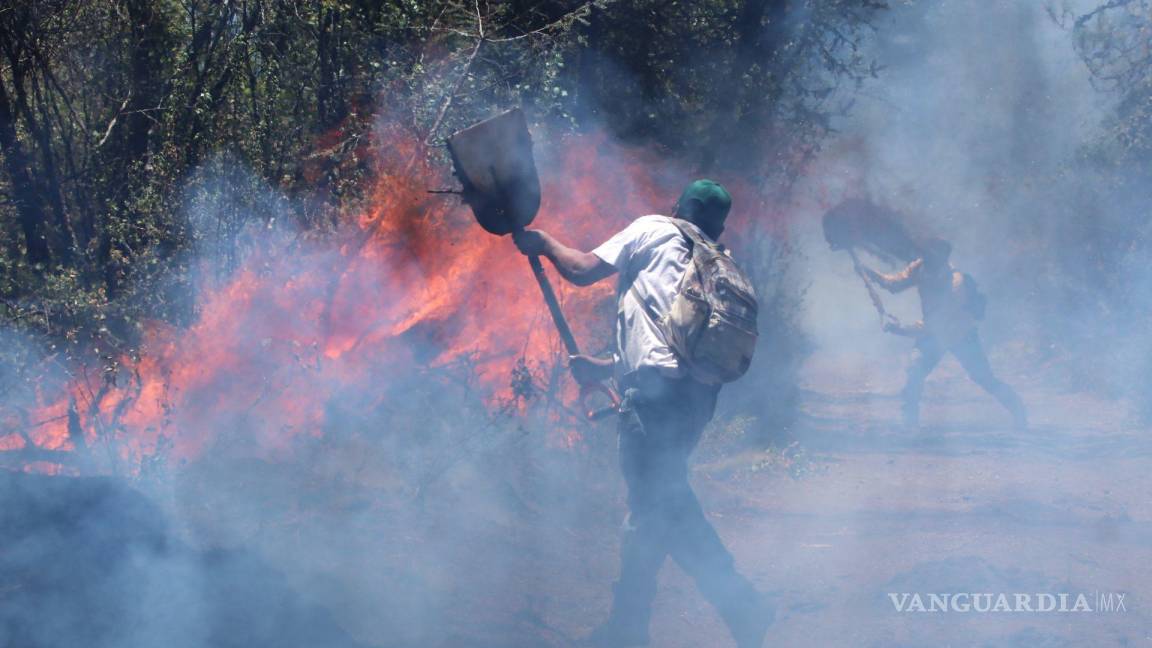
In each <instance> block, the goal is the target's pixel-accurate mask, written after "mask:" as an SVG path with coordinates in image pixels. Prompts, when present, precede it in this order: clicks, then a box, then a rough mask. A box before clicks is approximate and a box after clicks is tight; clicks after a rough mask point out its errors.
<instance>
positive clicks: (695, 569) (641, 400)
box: [612, 373, 757, 627]
mask: <svg viewBox="0 0 1152 648" xmlns="http://www.w3.org/2000/svg"><path fill="white" fill-rule="evenodd" d="M629 384H630V385H631V386H629ZM625 387H627V388H626V389H625V399H624V407H623V413H622V415H621V418H620V467H621V469H622V470H623V472H624V480H625V482H626V483H627V486H628V510H629V514H628V520H627V522H626V523H625V525H624V538H623V544H622V547H621V556H620V579H619V581H617V583H616V591H615V600H614V602H613V611H612V612H613V615H614V616H617V617H623V618H626V619H629V620H631V621H633V622H635V623H638V624H639V623H642V624H644V626H645V627H646V626H647V623H648V617H649V614H650V611H651V606H652V600H653V598H654V597H655V594H656V577H657V574H658V573H659V571H660V567H661V566H662V565H663V564H664V559H665V558H666V557H668V556H671V557H672V559H673V560H675V561H676V563H677V564H678V565H680V567H681V568H682V569H683V570H684V571H685V572H686V573H688V574H689V575H690V576H692V578H693V579H695V581H696V584H697V586H698V587H699V588H700V591H701V593H703V594H704V596H705V598H707V599H708V600H709V602H711V603H712V604H713V605H715V606H716V607H717V609H718V610H719V612H720V615H721V616H722V617H723V618H724V620H725V622H726V623H728V625H729V627H734V625H739V624H741V623H744V622H746V618H745V617H747V616H748V614H750V613H751V610H750V606H753V605H754V604H755V601H756V597H757V593H756V590H755V589H754V588H753V587H752V585H751V583H749V582H748V581H747V580H745V579H744V578H743V577H742V576H740V575H739V574H738V573H737V572H736V569H735V566H734V564H733V561H732V556H731V554H729V553H728V550H727V549H725V548H724V543H723V542H722V541H721V540H720V536H718V535H717V534H716V530H715V529H713V528H712V524H711V523H710V522H709V521H708V518H706V517H705V516H704V511H703V510H701V508H700V502H699V501H698V500H697V499H696V494H695V493H694V492H693V491H692V487H691V485H690V484H689V483H688V456H689V455H690V454H691V453H692V450H693V449H694V448H695V447H696V444H697V443H698V442H699V441H700V435H701V433H702V432H703V429H704V426H705V425H706V424H707V423H708V421H709V420H710V419H711V418H712V413H713V410H714V409H715V406H716V395H717V393H718V391H719V388H718V387H710V386H706V385H701V384H699V383H697V382H695V381H692V380H690V379H679V380H673V379H667V378H663V377H661V376H658V375H656V374H654V373H651V374H642V375H641V376H640V377H636V376H633V379H632V380H631V381H626V383H625Z"/></svg>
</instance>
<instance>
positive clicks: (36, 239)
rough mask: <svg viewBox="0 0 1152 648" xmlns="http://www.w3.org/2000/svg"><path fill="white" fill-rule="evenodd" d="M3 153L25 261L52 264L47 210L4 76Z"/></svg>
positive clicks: (0, 95)
mask: <svg viewBox="0 0 1152 648" xmlns="http://www.w3.org/2000/svg"><path fill="white" fill-rule="evenodd" d="M0 150H2V151H3V152H4V166H5V168H6V170H7V171H8V179H9V181H10V182H11V183H12V199H13V202H14V203H15V204H16V212H17V214H18V215H19V218H20V230H21V233H22V234H23V235H24V250H25V251H24V254H25V258H26V259H27V260H28V262H29V263H48V262H50V261H51V260H52V255H51V253H50V252H49V249H48V239H47V237H46V236H45V230H44V210H43V207H42V206H41V204H40V201H39V196H38V195H37V191H36V185H35V183H34V182H33V180H32V174H31V172H30V171H29V168H28V163H29V160H28V155H27V154H26V153H25V152H24V147H23V146H22V145H21V143H20V140H19V138H18V137H17V135H16V118H15V115H14V114H13V112H12V103H11V101H10V100H9V98H8V90H7V88H6V87H5V86H4V80H3V78H2V77H0Z"/></svg>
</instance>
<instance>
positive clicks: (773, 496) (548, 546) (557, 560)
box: [183, 357, 1152, 648]
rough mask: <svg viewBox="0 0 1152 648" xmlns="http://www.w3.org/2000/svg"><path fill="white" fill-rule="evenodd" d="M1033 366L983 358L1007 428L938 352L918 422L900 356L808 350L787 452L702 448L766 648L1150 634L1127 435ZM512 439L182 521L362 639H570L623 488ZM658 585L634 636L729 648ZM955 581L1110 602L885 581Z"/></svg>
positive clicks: (712, 623)
mask: <svg viewBox="0 0 1152 648" xmlns="http://www.w3.org/2000/svg"><path fill="white" fill-rule="evenodd" d="M993 360H994V363H996V364H998V365H999V364H1003V363H1001V362H999V361H998V359H997V358H993ZM1042 373H1043V372H1032V373H1029V372H1026V371H1022V370H1019V369H1017V370H1014V371H1013V370H1008V371H1005V372H1004V377H1005V378H1007V379H1008V380H1009V381H1010V382H1013V383H1014V384H1015V385H1016V386H1017V388H1018V389H1019V391H1020V392H1021V394H1022V396H1023V397H1024V399H1025V401H1026V402H1027V403H1028V405H1029V406H1030V409H1031V412H1032V428H1031V429H1030V430H1028V431H1026V432H1018V431H1013V430H1012V429H1010V427H1009V425H1008V421H1009V417H1008V416H1007V414H1006V413H1005V412H1003V411H1002V410H1000V409H999V407H998V406H997V405H996V403H995V401H993V400H992V399H991V398H990V397H988V396H987V395H985V394H984V393H982V392H981V391H980V390H979V389H978V388H977V387H975V386H974V385H972V384H971V383H969V382H968V381H967V380H966V378H965V377H964V376H963V374H962V371H961V370H960V368H959V367H958V366H957V365H956V363H955V362H954V361H951V360H949V361H946V362H945V363H943V364H942V365H941V367H940V368H939V369H938V370H937V372H936V373H935V374H933V376H932V378H931V379H930V381H929V385H928V388H927V390H926V393H925V407H924V411H923V428H922V429H921V430H919V431H910V430H905V429H902V428H901V427H900V426H898V425H897V421H898V420H899V401H898V398H897V396H896V394H897V392H898V390H899V386H900V382H901V380H902V377H901V375H900V371H899V365H898V363H897V365H896V366H895V367H894V368H892V369H891V370H886V371H882V372H877V371H876V368H875V366H873V365H870V364H869V361H867V359H858V358H856V359H854V358H845V357H830V358H829V357H824V358H814V359H813V361H811V362H810V363H809V364H808V366H807V368H806V370H805V391H804V398H803V413H804V415H803V417H802V420H801V422H800V424H799V425H798V427H797V429H796V430H794V431H793V434H794V436H795V438H796V443H795V445H793V446H792V447H791V448H789V449H787V450H786V451H784V452H783V453H781V452H779V451H775V452H769V453H764V452H743V453H741V454H737V455H732V454H729V453H726V452H725V451H724V450H725V449H724V448H717V447H715V442H711V441H706V442H705V444H704V446H703V447H702V448H701V449H700V451H699V452H698V461H697V464H696V467H695V471H694V477H693V480H694V485H695V487H696V489H697V491H698V493H699V495H700V498H701V500H702V502H703V504H704V508H705V510H706V511H707V512H708V513H709V515H710V517H711V518H712V520H713V521H714V523H715V525H716V527H717V529H718V530H719V532H720V534H721V536H722V537H723V538H724V540H725V541H726V543H727V544H728V545H729V548H730V549H731V551H732V553H733V554H734V555H735V556H736V559H737V562H738V565H739V567H740V568H741V569H742V570H743V571H744V572H745V573H746V574H747V575H748V576H749V577H750V578H751V579H752V580H753V581H754V582H755V583H756V584H757V585H758V586H759V587H760V588H761V589H762V590H763V591H765V592H767V593H769V594H770V596H771V597H772V599H773V601H774V602H775V605H776V606H777V609H778V616H777V620H776V623H775V624H774V625H773V626H772V627H771V629H770V631H769V635H768V640H767V642H766V643H765V645H768V646H829V647H834V646H884V647H891V646H1029V647H1034V646H1045V647H1056V646H1113V645H1115V646H1134V645H1149V644H1150V643H1152V624H1150V623H1149V620H1150V611H1152V607H1150V605H1152V604H1150V601H1152V586H1150V585H1149V583H1152V503H1150V502H1149V497H1148V496H1149V493H1150V492H1152V490H1150V488H1149V487H1150V485H1152V484H1150V478H1149V471H1148V469H1147V462H1148V459H1149V455H1150V453H1152V440H1150V439H1149V436H1148V430H1147V429H1145V428H1141V427H1139V426H1138V425H1135V424H1132V423H1131V421H1132V420H1133V419H1132V417H1131V416H1129V414H1128V413H1127V412H1125V411H1124V410H1123V409H1122V408H1120V407H1118V406H1117V405H1116V404H1115V403H1113V402H1110V401H1108V400H1106V399H1103V398H1101V397H1098V396H1091V395H1089V393H1088V392H1087V391H1086V390H1083V389H1070V388H1067V387H1060V386H1053V385H1052V384H1051V383H1050V382H1045V381H1044V380H1043V379H1041V378H1039V377H1036V376H1038V375H1040V374H1042ZM1033 374H1036V375H1033ZM877 375H880V376H882V378H881V379H878V378H876V377H875V376H877ZM870 381H872V382H870ZM606 434H609V432H606ZM710 443H711V444H712V445H709V444H710ZM518 447H519V446H516V445H513V446H511V449H510V450H508V451H507V452H502V453H500V454H501V455H509V454H511V457H510V458H509V457H505V459H506V461H505V462H504V463H501V464H499V466H498V467H496V466H493V465H491V464H489V465H486V464H484V463H482V462H474V463H468V462H463V463H461V464H459V465H457V466H454V467H452V468H451V469H450V470H447V471H446V472H445V474H444V476H443V477H442V478H441V479H440V480H438V481H437V483H436V484H434V485H432V486H430V487H429V489H428V490H427V491H426V492H425V493H422V494H421V496H420V497H419V498H418V499H416V500H411V499H409V500H406V501H405V503H403V504H402V505H399V504H396V503H395V501H394V499H393V498H390V497H389V496H387V493H388V492H389V490H388V489H389V488H390V487H391V485H390V484H388V483H387V481H386V480H382V481H380V482H379V483H377V484H375V485H373V486H366V485H365V483H364V482H363V480H361V482H359V483H358V486H357V487H356V488H344V489H341V488H337V489H336V490H335V491H333V492H342V493H345V495H343V496H336V497H333V496H330V495H324V494H318V495H317V501H316V503H315V504H314V505H309V504H308V503H307V502H304V503H302V504H298V506H300V507H302V508H304V509H308V510H307V511H306V512H301V514H300V516H299V517H293V515H292V513H291V511H284V510H279V511H276V512H273V513H267V512H266V513H265V514H261V513H260V512H258V511H255V510H243V505H240V504H235V503H233V504H228V503H227V502H225V501H218V502H213V501H212V499H211V498H210V497H208V498H204V497H189V496H188V494H187V493H186V494H185V496H184V501H185V503H184V504H183V507H184V511H183V513H184V517H186V518H187V517H189V513H190V512H191V513H195V510H193V509H192V508H189V507H190V506H191V505H190V504H188V502H189V501H194V502H195V507H200V508H204V509H205V510H207V509H212V511H213V512H212V515H213V516H221V515H222V513H221V508H222V507H226V506H229V505H232V506H237V507H240V508H237V509H236V510H234V511H232V514H231V515H230V517H233V518H234V519H243V520H247V521H248V522H247V524H248V525H249V526H248V527H243V528H237V527H233V528H232V529H231V530H230V533H232V534H233V537H232V538H231V540H233V541H235V542H239V543H244V544H249V545H253V546H255V547H257V548H258V550H259V551H261V552H262V554H263V555H265V556H267V557H268V558H269V560H271V561H272V563H273V564H276V565H280V566H281V567H282V569H284V571H285V572H286V574H287V575H288V577H289V578H290V580H291V582H292V583H293V584H294V586H295V587H297V588H298V589H299V590H300V591H302V592H305V593H307V595H308V596H309V597H310V598H311V600H313V601H314V602H315V604H317V605H319V606H321V607H323V608H326V609H328V610H331V611H332V612H333V614H334V615H335V616H336V618H337V620H338V621H339V622H340V623H341V625H342V626H343V627H345V628H346V629H347V630H348V631H349V632H351V633H352V634H353V635H354V636H355V637H356V638H357V639H359V640H360V641H363V642H364V643H366V644H370V645H377V646H446V647H447V646H453V647H455V646H475V647H480V646H491V647H493V648H495V647H508V646H570V645H577V644H576V639H577V638H579V637H581V636H582V635H583V634H585V633H587V632H588V630H589V629H590V628H591V627H593V626H594V625H595V624H596V623H597V622H598V621H599V620H601V619H602V618H603V616H604V615H605V614H606V612H607V608H608V605H609V603H610V594H609V592H610V584H611V582H612V580H613V578H614V575H615V570H616V568H617V556H618V546H617V542H618V536H617V533H616V528H617V525H618V524H619V522H620V520H621V519H622V517H623V513H624V509H623V484H622V482H621V481H620V479H619V476H618V475H617V471H616V470H615V467H614V466H613V465H612V461H611V458H610V455H611V453H610V452H609V451H605V452H588V453H584V454H580V453H572V452H567V451H563V450H558V451H557V453H556V457H561V459H559V461H563V462H564V465H565V466H567V468H566V469H565V470H563V471H556V470H553V469H547V468H540V467H539V466H541V465H552V464H549V461H553V460H557V459H556V457H552V458H544V459H541V457H539V456H536V457H523V458H518V457H516V456H515V454H516V452H517V448H518ZM525 452H526V451H525ZM510 466H511V467H513V468H511V469H510V468H509V467H510ZM515 466H522V468H519V469H518V468H514V467H515ZM534 466H535V467H534ZM501 470H502V471H509V470H510V471H511V472H508V473H507V474H504V475H502V476H499V477H494V476H493V474H494V472H499V471H501ZM233 472H234V471H233ZM258 481H260V482H261V483H267V482H268V480H265V479H260V480H258ZM265 487H267V486H265ZM242 490H243V489H242V488H240V489H229V490H228V492H233V493H235V492H240V491H242ZM238 501H239V500H238ZM561 510H562V511H563V513H562V514H557V513H556V512H557V511H561ZM193 517H194V516H193ZM199 533H203V530H202V529H201V530H200V531H199ZM215 540H219V538H216V539H215ZM661 578H662V581H661V587H660V591H659V595H658V599H657V602H656V607H655V616H654V619H653V623H652V645H653V646H658V647H668V648H676V647H684V648H687V647H700V646H727V645H731V642H730V640H729V638H728V635H727V632H726V631H725V629H724V627H723V626H722V624H721V623H720V621H719V619H718V617H717V616H716V614H715V612H714V611H713V610H712V609H711V608H710V607H709V605H708V604H707V603H706V602H705V601H704V600H703V599H702V598H701V596H700V595H699V594H698V593H697V591H696V590H695V587H694V585H693V583H692V582H691V581H690V580H689V579H688V578H687V577H686V576H685V575H684V574H683V573H682V572H680V571H679V569H678V568H677V567H676V566H675V565H673V564H672V563H668V564H667V565H666V566H665V569H664V571H663V572H662V576H661ZM955 592H968V593H992V594H999V593H1004V594H1006V595H1007V596H1008V597H1009V599H1010V600H1011V598H1012V597H1013V596H1014V595H1015V594H1016V593H1023V594H1032V595H1037V594H1040V593H1053V594H1059V593H1070V594H1071V595H1072V596H1073V597H1075V595H1076V594H1078V593H1083V594H1085V595H1086V596H1088V597H1090V598H1091V600H1092V601H1093V604H1094V605H1095V601H1096V598H1095V596H1096V593H1097V592H1110V593H1124V594H1125V599H1124V606H1125V609H1124V610H1123V611H1114V612H1106V611H1093V612H1050V613H1028V612H986V613H978V612H969V613H962V612H954V611H953V612H898V611H897V610H896V609H895V607H894V604H893V603H892V601H891V600H890V598H889V596H888V595H889V593H893V594H900V593H920V594H921V595H922V596H923V597H924V598H925V601H927V596H928V594H931V593H936V594H941V593H955Z"/></svg>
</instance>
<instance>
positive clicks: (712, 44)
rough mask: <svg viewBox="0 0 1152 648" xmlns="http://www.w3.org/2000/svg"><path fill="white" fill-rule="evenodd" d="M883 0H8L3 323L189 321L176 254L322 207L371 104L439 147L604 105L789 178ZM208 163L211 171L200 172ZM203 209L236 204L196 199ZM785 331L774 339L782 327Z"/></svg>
mask: <svg viewBox="0 0 1152 648" xmlns="http://www.w3.org/2000/svg"><path fill="white" fill-rule="evenodd" d="M881 8H883V5H882V4H881V3H876V2H871V1H868V0H799V1H791V2H785V1H783V0H723V1H720V2H710V3H694V2H682V1H677V0H673V1H667V0H639V1H636V2H615V1H612V0H593V1H573V0H544V1H543V2H541V1H539V0H533V1H531V2H529V1H526V0H511V1H508V2H492V1H490V0H483V1H480V2H465V1H462V0H437V1H434V2H415V1H412V0H401V1H398V2H387V3H378V2H369V1H367V0H315V1H310V2H288V1H285V0H243V1H239V2H225V3H221V2H216V1H214V0H45V1H42V2H34V3H33V2H25V3H14V4H11V5H9V6H8V7H6V8H5V9H3V10H0V153H2V154H3V159H2V161H3V168H2V169H0V225H2V227H0V299H2V300H3V301H2V302H0V303H2V304H3V305H2V306H0V317H3V319H4V320H5V321H6V322H7V324H8V325H9V327H10V328H15V329H17V330H21V331H24V332H27V333H29V334H34V335H36V336H47V338H48V339H50V340H51V342H50V344H52V345H59V346H60V347H61V348H62V349H63V351H64V352H65V354H66V355H68V356H77V357H79V356H90V355H91V354H92V353H93V352H94V350H95V349H99V352H98V353H97V355H99V356H101V357H104V358H116V357H119V356H120V355H121V354H123V353H125V352H130V351H131V349H132V347H133V345H134V344H135V343H136V341H137V336H138V334H139V331H140V330H141V325H140V323H141V321H143V320H146V319H149V318H154V319H161V320H167V321H170V322H174V323H177V324H179V323H182V322H186V321H188V320H189V318H191V317H192V316H193V315H194V313H192V312H191V303H190V301H189V299H188V297H187V295H188V294H189V293H190V289H191V280H190V278H189V272H190V269H191V267H192V260H193V259H199V258H205V257H208V258H211V259H213V260H214V261H215V262H216V263H217V264H218V265H217V266H216V268H215V269H216V270H217V271H218V272H228V271H229V270H230V269H231V268H233V267H235V265H236V264H237V262H238V258H239V255H240V254H242V249H241V248H242V246H239V245H238V243H237V241H238V239H240V238H243V233H244V232H247V231H258V230H259V227H261V226H266V225H268V224H270V223H271V222H273V221H278V222H285V221H287V222H290V223H294V224H296V225H297V226H299V227H301V228H303V229H305V230H307V231H311V232H319V233H323V232H324V231H326V230H328V229H330V228H331V227H332V226H333V224H334V223H336V222H338V218H339V214H340V213H341V210H342V209H344V208H347V207H350V206H353V205H354V204H355V203H356V201H358V200H360V199H361V197H362V193H363V191H364V190H365V188H366V186H367V183H366V180H367V179H369V178H370V176H371V168H370V164H369V162H370V161H369V160H368V159H365V153H364V152H363V151H364V150H365V149H366V147H364V146H363V144H364V142H365V141H366V138H367V136H368V135H369V133H370V131H371V129H372V128H374V127H375V126H376V125H377V124H378V123H379V122H381V121H386V122H387V123H388V124H390V125H392V126H398V127H401V128H403V129H406V130H407V131H408V132H409V133H411V135H412V136H413V137H414V139H416V140H418V141H420V142H423V143H424V146H425V150H424V153H425V154H426V155H428V156H434V157H437V156H438V157H441V158H442V156H443V150H442V149H441V148H440V147H439V146H438V145H439V144H440V143H441V142H442V139H443V138H444V136H445V135H446V134H448V133H450V132H452V131H453V130H455V129H457V128H460V127H462V126H464V125H466V124H468V123H471V122H474V121H476V120H477V119H479V118H482V117H485V116H487V115H489V114H491V112H492V111H493V110H494V109H495V108H500V107H507V106H510V105H523V106H525V107H526V108H527V109H528V111H529V112H530V114H532V115H534V116H536V117H538V118H540V119H548V120H549V121H550V122H551V123H560V124H568V125H569V126H570V127H572V128H582V127H585V126H588V125H599V124H604V123H607V124H608V125H609V126H610V127H611V128H612V129H613V130H614V131H615V132H616V133H617V134H618V135H619V136H620V137H623V138H626V139H629V140H633V141H641V142H646V143H649V144H651V145H653V146H656V147H658V148H660V149H661V150H664V151H667V152H668V153H669V154H671V155H672V156H675V157H678V158H681V161H686V162H687V163H688V166H694V167H697V168H700V169H702V170H708V169H710V168H722V167H729V168H731V167H740V168H743V169H745V170H746V171H747V172H748V175H749V176H760V177H764V178H765V180H764V182H765V183H768V182H776V183H779V184H780V185H781V186H786V185H787V183H788V181H789V179H790V178H791V177H794V175H795V173H796V172H797V170H798V168H799V165H800V164H802V163H803V162H804V161H805V160H807V159H808V157H809V156H810V155H812V154H813V153H814V152H815V150H816V149H817V148H818V144H819V142H820V141H821V139H822V138H823V137H824V136H825V135H827V133H828V132H829V128H828V116H829V115H830V114H832V113H834V112H836V111H840V110H844V109H846V107H847V103H846V101H845V100H846V98H847V95H846V94H845V92H841V91H840V89H841V88H842V87H843V88H844V89H846V90H848V91H850V90H851V89H852V88H853V87H854V85H855V84H858V83H859V82H860V81H861V80H862V79H864V78H866V77H867V76H870V75H875V74H876V71H877V70H876V68H875V67H874V66H872V65H871V64H870V63H869V62H868V61H866V60H865V59H864V58H863V57H862V55H861V54H860V44H861V42H862V39H863V38H865V37H866V35H867V33H868V29H869V20H870V18H871V17H872V15H873V14H874V13H875V11H877V10H878V9H881ZM768 143H770V144H768ZM237 169H245V170H246V171H244V172H243V173H241V172H239V171H237ZM222 175H223V176H224V177H228V178H230V180H229V182H228V186H227V187H224V186H220V185H218V184H213V181H210V180H208V178H219V177H221V176H222ZM269 189H271V191H269ZM223 194H227V196H226V197H227V200H223V201H221V200H219V198H220V196H221V195H223ZM273 194H275V195H286V196H288V197H289V198H290V200H288V201H283V200H279V199H278V198H275V196H274V195H273ZM222 203H226V204H229V205H232V207H230V208H228V209H225V210H220V209H216V210H211V209H208V210H206V209H203V208H202V207H203V206H204V205H215V204H222ZM206 213H207V214H208V216H205V215H204V214H206ZM190 214H191V215H193V216H189V215H190ZM196 215H199V216H196ZM205 218H209V219H210V221H211V222H206V221H205ZM197 219H199V220H197ZM253 227H255V228H256V229H255V230H253V229H252V228H253ZM765 272H768V273H771V270H766V271H765ZM781 294H784V293H781ZM780 305H781V308H792V307H793V306H795V303H794V302H792V301H782V302H780ZM784 312H785V311H780V313H784ZM779 316H780V317H786V315H783V314H781V315H779ZM780 326H781V327H783V328H785V329H788V332H786V333H781V337H779V338H778V339H779V340H781V344H786V343H787V341H788V340H790V339H792V338H791V337H789V336H792V335H793V329H794V328H795V326H794V324H781V325H780ZM789 327H791V328H789Z"/></svg>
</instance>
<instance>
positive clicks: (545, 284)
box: [528, 256, 580, 355]
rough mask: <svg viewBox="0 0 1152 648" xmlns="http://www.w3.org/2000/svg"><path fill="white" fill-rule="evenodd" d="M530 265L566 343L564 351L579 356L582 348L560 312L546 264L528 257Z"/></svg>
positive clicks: (535, 258)
mask: <svg viewBox="0 0 1152 648" xmlns="http://www.w3.org/2000/svg"><path fill="white" fill-rule="evenodd" d="M528 263H529V265H531V266H532V276H534V277H536V283H537V284H539V285H540V292H541V293H543V294H544V302H545V303H546V304H548V312H549V313H551V314H552V321H553V322H554V323H555V324H556V330H557V331H559V332H560V340H561V341H563V342H564V349H565V350H567V351H568V355H579V354H580V346H579V345H578V344H576V336H574V335H572V329H571V328H570V327H569V326H568V320H567V319H566V318H565V317H564V311H562V310H560V300H558V299H556V291H555V290H553V289H552V283H551V282H549V281H548V275H546V274H544V264H543V263H541V262H540V257H538V256H530V257H528Z"/></svg>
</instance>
